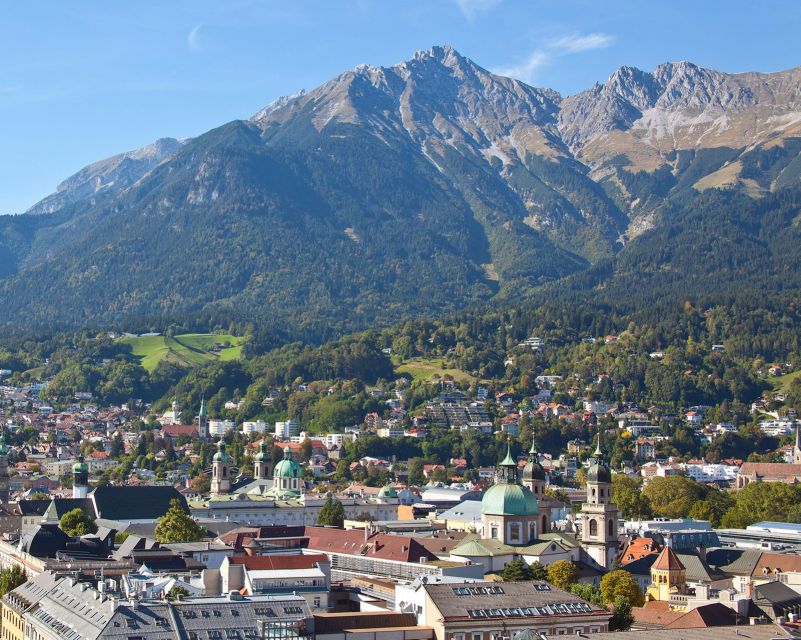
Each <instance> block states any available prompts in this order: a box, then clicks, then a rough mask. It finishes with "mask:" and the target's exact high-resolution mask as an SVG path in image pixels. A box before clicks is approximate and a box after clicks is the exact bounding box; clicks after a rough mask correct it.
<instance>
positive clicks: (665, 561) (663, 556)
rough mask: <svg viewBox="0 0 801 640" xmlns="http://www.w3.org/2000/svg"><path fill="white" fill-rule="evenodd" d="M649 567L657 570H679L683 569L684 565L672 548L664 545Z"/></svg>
mask: <svg viewBox="0 0 801 640" xmlns="http://www.w3.org/2000/svg"><path fill="white" fill-rule="evenodd" d="M651 569H656V570H658V571H681V570H682V569H684V565H683V564H682V563H681V560H679V557H678V556H677V555H676V554H675V552H674V551H673V549H671V548H670V547H665V548H664V549H662V553H660V554H659V557H658V558H657V559H656V561H655V562H654V563H653V564H652V565H651Z"/></svg>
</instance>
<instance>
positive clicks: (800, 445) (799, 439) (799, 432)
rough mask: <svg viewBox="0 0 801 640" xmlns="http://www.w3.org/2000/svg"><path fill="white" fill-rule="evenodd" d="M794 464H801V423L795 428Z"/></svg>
mask: <svg viewBox="0 0 801 640" xmlns="http://www.w3.org/2000/svg"><path fill="white" fill-rule="evenodd" d="M793 464H801V425H799V426H797V427H796V428H795V446H794V447H793Z"/></svg>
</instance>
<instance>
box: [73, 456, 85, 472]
mask: <svg viewBox="0 0 801 640" xmlns="http://www.w3.org/2000/svg"><path fill="white" fill-rule="evenodd" d="M72 472H73V473H89V465H88V464H86V463H85V462H84V461H83V456H78V462H76V463H75V464H74V465H72Z"/></svg>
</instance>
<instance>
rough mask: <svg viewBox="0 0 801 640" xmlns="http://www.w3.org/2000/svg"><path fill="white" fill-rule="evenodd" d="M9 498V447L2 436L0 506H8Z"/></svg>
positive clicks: (0, 443)
mask: <svg viewBox="0 0 801 640" xmlns="http://www.w3.org/2000/svg"><path fill="white" fill-rule="evenodd" d="M8 497H9V487H8V447H7V446H6V439H5V437H4V436H3V435H0V505H2V506H6V505H7V504H8Z"/></svg>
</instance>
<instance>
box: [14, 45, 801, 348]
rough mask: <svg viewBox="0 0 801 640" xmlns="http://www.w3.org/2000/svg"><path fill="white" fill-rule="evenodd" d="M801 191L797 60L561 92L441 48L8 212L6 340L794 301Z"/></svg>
mask: <svg viewBox="0 0 801 640" xmlns="http://www.w3.org/2000/svg"><path fill="white" fill-rule="evenodd" d="M800 180H801V68H795V69H791V70H788V71H782V72H778V73H741V74H727V73H722V72H718V71H714V70H711V69H705V68H702V67H699V66H696V65H694V64H691V63H688V62H679V63H667V64H663V65H660V66H658V67H657V68H656V69H655V70H654V71H653V72H645V71H640V70H638V69H635V68H632V67H621V68H620V69H618V70H617V71H615V72H614V73H613V74H612V75H611V76H610V77H609V79H608V80H606V82H604V83H603V84H596V85H594V86H593V87H591V88H589V89H587V90H585V91H582V92H580V93H578V94H576V95H573V96H568V97H563V96H561V95H559V94H558V93H557V92H555V91H552V90H550V89H543V88H535V87H532V86H529V85H527V84H525V83H523V82H520V81H518V80H515V79H511V78H507V77H502V76H499V75H496V74H493V73H491V72H490V71H487V70H486V69H483V68H482V67H480V66H479V65H477V64H475V63H474V62H472V61H471V60H469V59H468V58H466V57H464V56H462V55H460V54H459V53H458V52H457V51H455V50H454V49H452V48H451V47H448V46H442V47H433V48H431V49H430V50H428V51H423V52H418V53H416V54H415V55H414V56H413V58H412V59H411V60H408V61H406V62H403V63H400V64H398V65H395V66H391V67H373V66H369V65H361V66H359V67H356V68H355V69H353V70H350V71H347V72H345V73H343V74H341V75H339V76H337V77H335V78H333V79H331V80H330V81H328V82H326V83H325V84H323V85H321V86H320V87H317V88H316V89H313V90H311V91H308V92H305V91H300V92H298V93H297V94H295V95H293V96H287V97H283V98H279V99H278V100H276V101H274V102H273V103H271V104H269V105H267V106H266V107H265V108H263V109H262V110H260V111H259V112H258V113H256V114H255V115H254V116H253V117H252V118H250V119H249V120H244V121H242V120H239V121H234V122H230V123H228V124H225V125H223V126H221V127H219V128H217V129H214V130H212V131H209V132H207V133H205V134H203V135H200V136H198V137H196V138H192V139H187V140H174V139H162V140H158V141H156V142H155V143H153V144H151V145H148V146H147V147H144V148H142V149H139V150H136V151H132V152H128V153H123V154H120V155H118V156H115V157H113V158H109V159H107V160H102V161H100V162H97V163H94V164H92V165H90V166H88V167H86V168H84V169H82V170H81V171H79V172H78V173H77V174H75V175H74V176H72V177H70V178H68V179H67V180H65V181H64V182H63V183H62V184H61V185H60V186H59V187H58V190H57V191H56V193H54V194H52V195H50V196H48V197H47V198H45V199H44V200H42V201H41V202H39V203H37V204H36V205H34V206H33V207H32V208H31V209H30V210H29V211H27V212H26V213H24V214H21V215H15V216H2V217H0V324H5V325H7V326H13V327H19V326H39V325H42V326H44V325H48V326H64V327H68V326H69V327H71V326H82V325H100V324H106V325H109V324H114V323H126V322H128V323H137V322H138V323H141V322H144V321H149V322H161V323H163V322H167V321H169V320H170V319H172V318H180V317H188V316H190V315H191V316H194V317H198V318H205V319H206V320H207V321H208V322H210V323H211V322H219V321H223V320H225V319H229V320H230V319H236V320H240V321H245V322H250V323H253V324H256V325H262V326H269V327H273V328H275V330H276V331H281V332H283V333H284V334H286V335H288V336H295V337H305V338H314V339H318V338H324V337H328V336H331V335H334V334H336V333H340V332H342V331H347V330H350V329H355V328H364V327H369V326H375V325H385V324H388V323H390V322H396V321H398V320H400V319H402V318H404V317H407V316H419V315H423V316H424V315H432V314H442V313H449V312H453V311H458V310H460V309H463V308H465V307H467V306H469V305H471V304H475V303H478V302H482V301H487V300H492V299H505V300H507V299H515V298H516V297H517V296H520V295H527V294H528V293H530V292H532V291H545V292H548V294H547V295H549V296H551V295H557V293H558V292H561V291H565V290H569V291H572V292H584V293H585V294H586V295H587V296H592V295H600V296H605V297H606V299H607V300H609V301H610V302H615V301H618V300H621V299H623V298H628V297H631V295H632V293H636V294H637V295H640V296H643V299H644V300H645V299H647V298H648V296H649V295H650V296H661V295H677V296H681V295H693V294H694V293H701V292H708V290H709V287H710V286H714V287H715V289H716V290H719V291H727V290H732V291H736V290H738V289H741V288H742V286H743V284H744V283H746V282H756V281H757V278H758V279H759V282H760V283H761V284H760V286H764V287H767V288H769V289H772V290H776V291H779V290H787V289H788V288H794V287H801V282H797V281H796V280H797V276H798V275H799V274H797V273H796V269H795V268H794V267H793V265H792V261H793V260H795V258H796V256H797V252H798V250H797V249H796V248H795V247H796V246H801V243H798V242H797V240H798V238H797V236H798V227H797V220H798V216H799V209H798V202H799V201H801V197H799V187H801V182H799V181H800ZM800 257H801V256H800ZM788 263H789V264H790V265H791V268H789V269H788V266H787V265H788ZM796 264H797V262H796ZM793 290H795V289H793ZM610 292H612V293H614V295H613V296H612V294H611V293H610ZM610 296H611V297H610ZM643 303H645V302H643Z"/></svg>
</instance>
